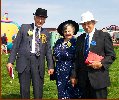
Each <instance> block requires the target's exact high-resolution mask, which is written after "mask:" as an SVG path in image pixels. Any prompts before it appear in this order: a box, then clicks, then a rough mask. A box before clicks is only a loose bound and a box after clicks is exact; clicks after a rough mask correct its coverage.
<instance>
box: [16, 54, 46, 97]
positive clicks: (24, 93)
mask: <svg viewBox="0 0 119 100" xmlns="http://www.w3.org/2000/svg"><path fill="white" fill-rule="evenodd" d="M28 60H29V64H28V66H27V67H26V69H25V70H24V71H23V72H22V73H18V77H19V83H20V94H21V98H24V99H29V98H30V83H31V80H32V86H33V94H34V98H35V99H41V98H42V96H43V81H44V79H43V78H42V77H41V76H40V71H39V70H40V66H39V62H38V61H39V57H36V56H35V55H31V56H30V58H29V59H28Z"/></svg>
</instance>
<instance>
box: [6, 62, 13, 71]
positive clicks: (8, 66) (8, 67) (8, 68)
mask: <svg viewBox="0 0 119 100" xmlns="http://www.w3.org/2000/svg"><path fill="white" fill-rule="evenodd" d="M10 67H12V68H13V64H12V63H8V64H7V70H8V72H10Z"/></svg>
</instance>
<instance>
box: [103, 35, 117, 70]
mask: <svg viewBox="0 0 119 100" xmlns="http://www.w3.org/2000/svg"><path fill="white" fill-rule="evenodd" d="M104 34H105V40H104V53H105V57H104V59H103V60H102V61H101V63H102V67H104V68H105V69H108V67H109V66H110V65H111V64H112V63H113V62H114V60H115V59H116V54H115V52H114V48H113V42H112V39H111V36H110V34H109V33H104Z"/></svg>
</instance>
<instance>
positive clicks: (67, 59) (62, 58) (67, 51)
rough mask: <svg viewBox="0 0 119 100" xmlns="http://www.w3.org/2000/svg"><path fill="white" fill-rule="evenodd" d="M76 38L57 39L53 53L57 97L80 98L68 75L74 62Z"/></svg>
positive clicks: (78, 91)
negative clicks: (66, 40) (65, 40)
mask: <svg viewBox="0 0 119 100" xmlns="http://www.w3.org/2000/svg"><path fill="white" fill-rule="evenodd" d="M75 46H76V39H75V38H72V39H70V40H69V41H68V42H64V38H61V39H59V40H57V42H56V44H55V46H54V51H53V55H54V56H55V59H56V84H57V89H58V98H59V99H71V98H73V99H77V98H80V90H79V88H77V87H75V88H74V87H72V85H71V82H70V75H71V71H72V68H73V63H74V55H75Z"/></svg>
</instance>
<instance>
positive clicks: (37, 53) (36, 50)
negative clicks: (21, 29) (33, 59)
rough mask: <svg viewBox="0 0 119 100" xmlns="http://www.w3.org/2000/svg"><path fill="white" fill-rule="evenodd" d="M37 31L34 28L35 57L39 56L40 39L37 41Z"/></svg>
mask: <svg viewBox="0 0 119 100" xmlns="http://www.w3.org/2000/svg"><path fill="white" fill-rule="evenodd" d="M38 31H39V29H38V28H36V31H35V54H36V56H39V55H40V47H39V46H40V39H39V33H38Z"/></svg>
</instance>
